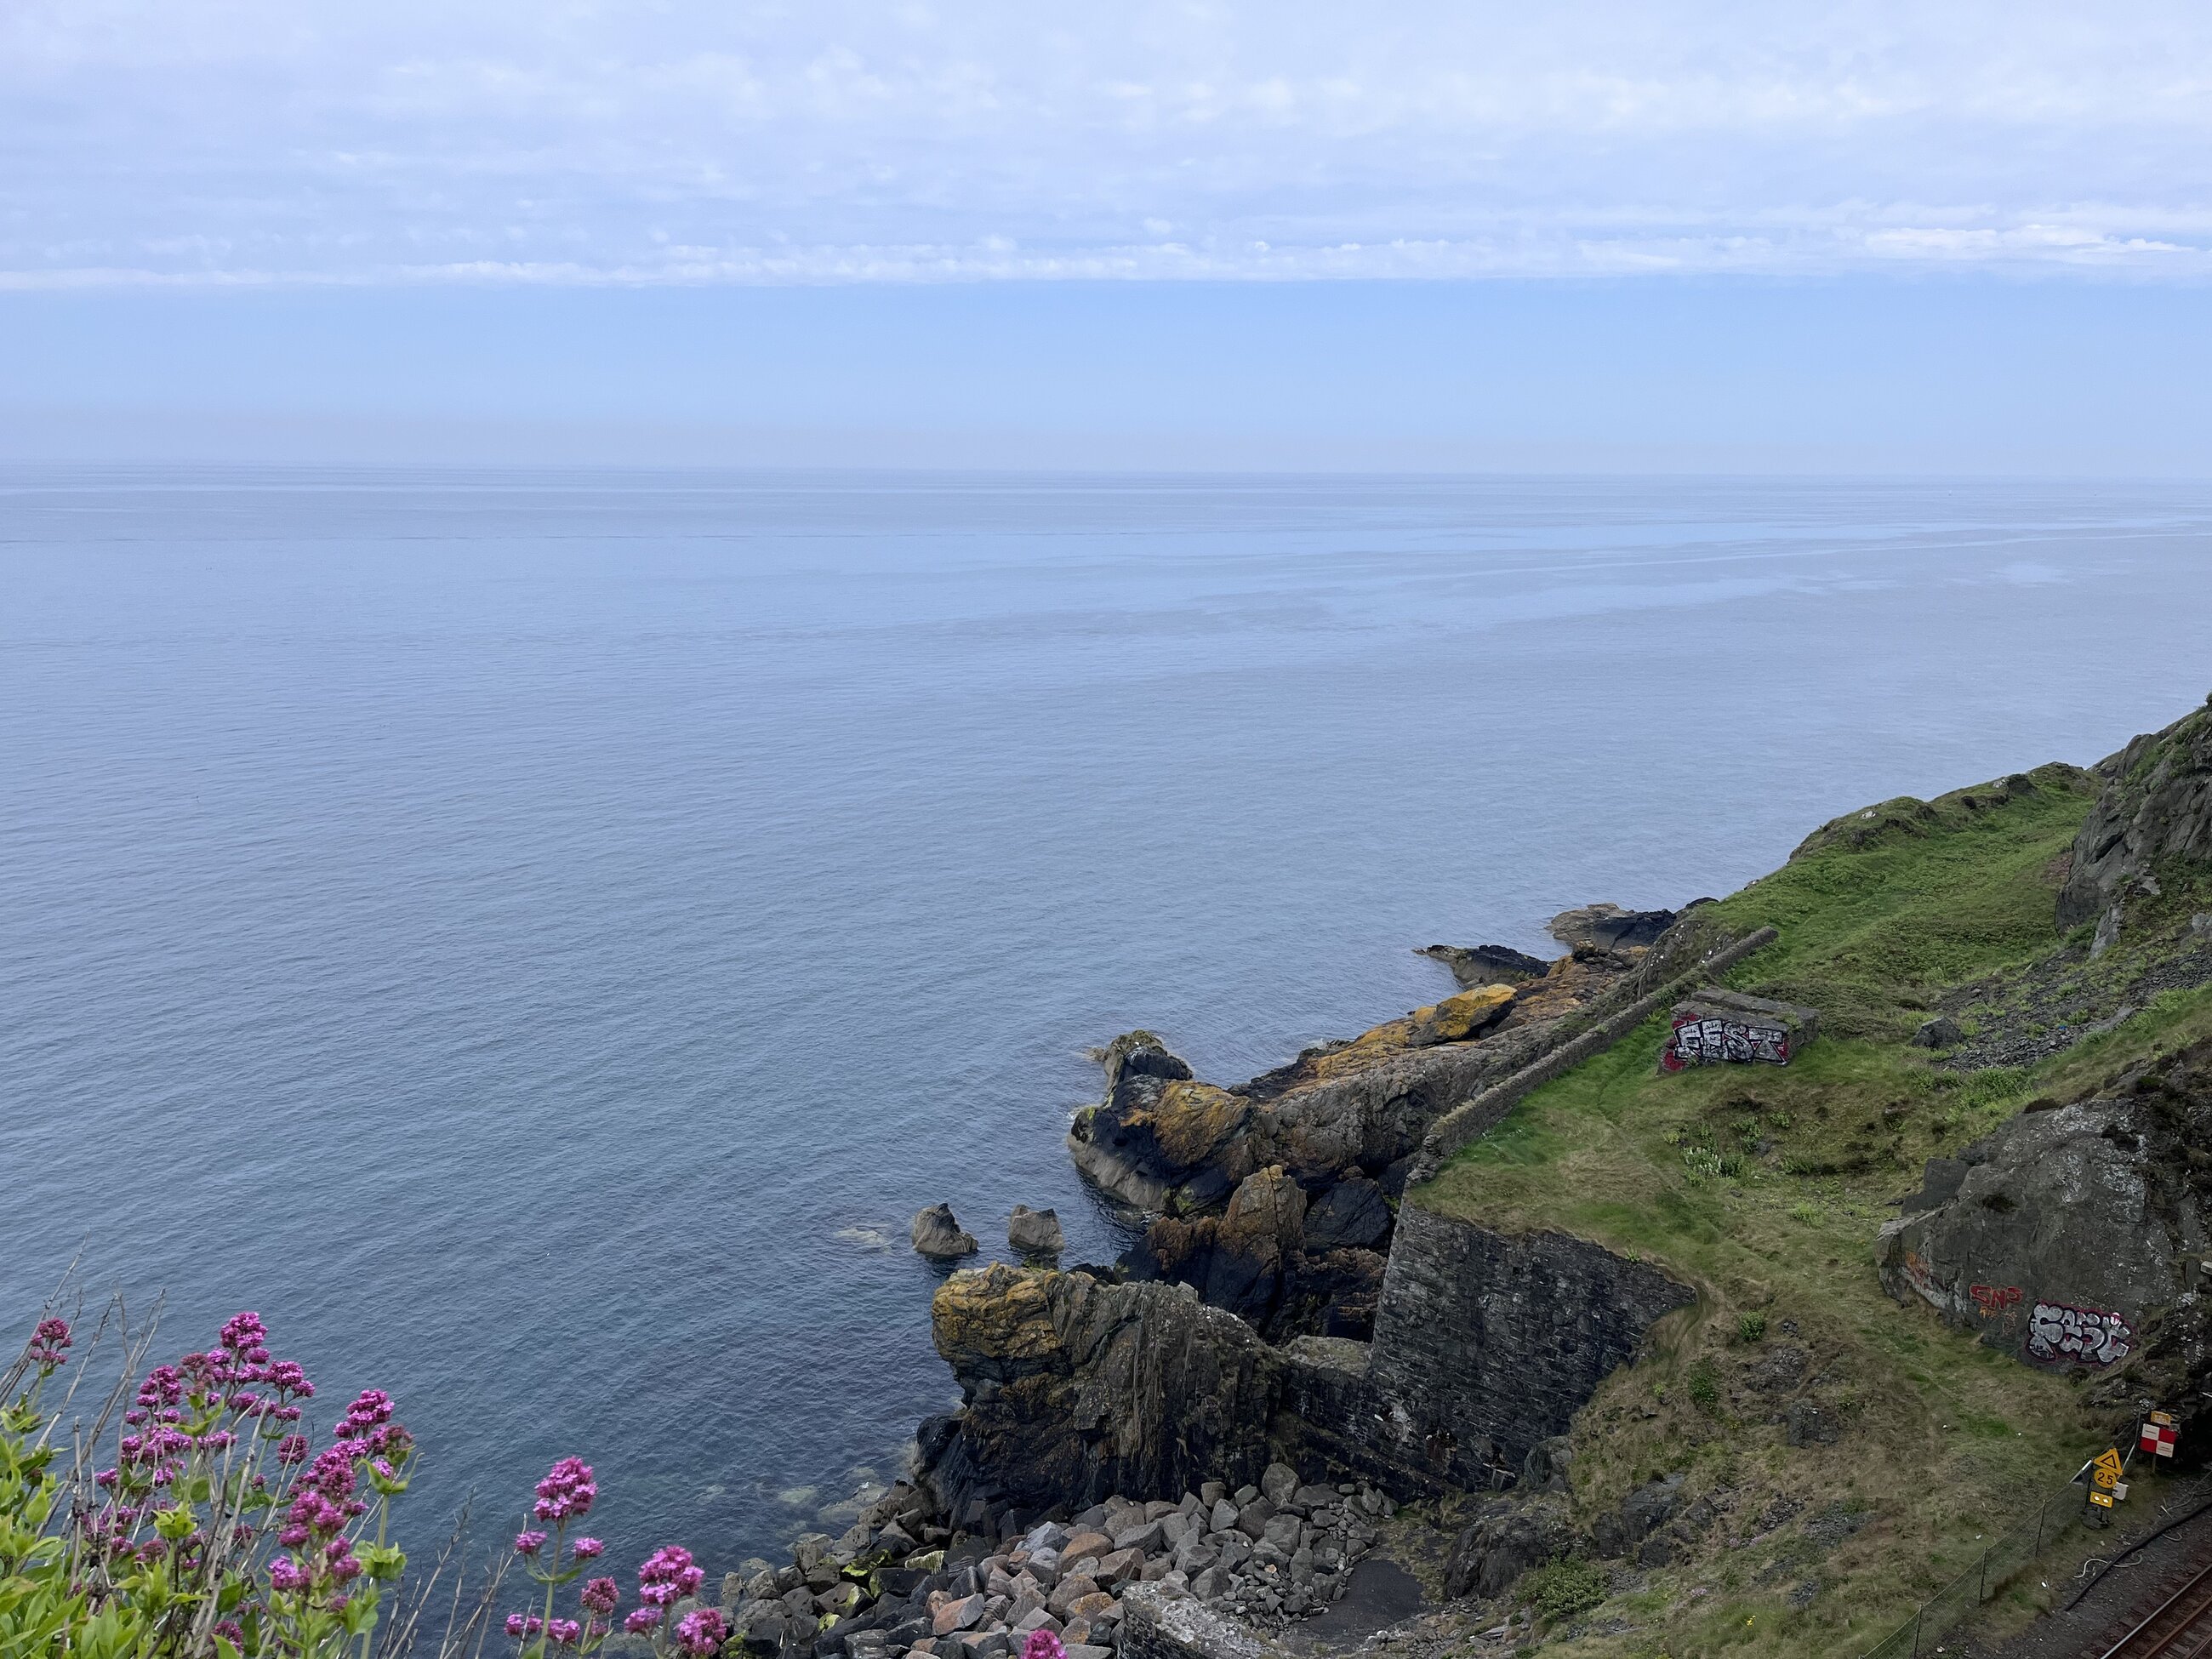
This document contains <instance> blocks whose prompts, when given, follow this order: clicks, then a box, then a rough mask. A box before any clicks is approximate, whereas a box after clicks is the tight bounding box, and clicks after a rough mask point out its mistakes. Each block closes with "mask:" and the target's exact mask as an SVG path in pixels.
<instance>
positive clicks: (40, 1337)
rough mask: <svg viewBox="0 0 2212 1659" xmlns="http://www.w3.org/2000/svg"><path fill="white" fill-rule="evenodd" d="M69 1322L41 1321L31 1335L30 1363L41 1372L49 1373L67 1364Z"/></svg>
mask: <svg viewBox="0 0 2212 1659" xmlns="http://www.w3.org/2000/svg"><path fill="white" fill-rule="evenodd" d="M69 1346H70V1328H69V1321H68V1320H66V1319H41V1320H40V1322H39V1328H38V1329H36V1330H35V1331H33V1332H32V1333H31V1363H32V1364H33V1365H36V1366H37V1367H38V1368H39V1369H40V1370H42V1371H51V1370H56V1369H57V1368H58V1367H60V1366H62V1365H65V1364H68V1363H69V1359H68V1356H67V1352H66V1351H67V1349H68V1347H69Z"/></svg>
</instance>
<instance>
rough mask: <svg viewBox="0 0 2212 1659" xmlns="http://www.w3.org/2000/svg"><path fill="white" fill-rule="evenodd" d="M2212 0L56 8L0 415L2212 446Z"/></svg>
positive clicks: (1885, 462) (1434, 446) (1879, 465)
mask: <svg viewBox="0 0 2212 1659" xmlns="http://www.w3.org/2000/svg"><path fill="white" fill-rule="evenodd" d="M2207 156H2212V8H2208V7H2205V6H2203V5H2202V4H2201V3H2199V4H2188V3H2128V0H2118V3H2106V4H2100V5H2098V6H2094V7H2089V6H2083V5H2080V4H2078V3H2069V4H2063V5H2061V4H2052V3H2045V0H2015V3H2008V4H1990V3H1981V0H1960V3H1946V4H1944V5H1941V6H1929V5H1927V4H1925V3H1924V0H1923V3H1917V4H1905V3H1887V0H1868V3H1857V4H1850V3H1844V4H1820V5H1813V4H1790V3H1776V0H1766V3H1757V4H1748V3H1747V4H1737V3H1728V0H1707V3H1695V4H1693V3H1682V0H1564V3H1553V4H1548V5H1546V6H1541V7H1532V6H1528V5H1526V4H1525V3H1516V4H1494V3H1429V0H1405V3H1398V4H1386V5H1382V6H1376V5H1374V4H1371V3H1370V4H1367V5H1362V6H1353V5H1350V4H1316V3H1304V0H1264V3H1263V0H1212V3H1158V0H1131V3H1126V4H1123V5H1119V6H1115V7H1098V6H1084V7H1078V6H1073V5H1067V4H1058V3H1051V0H1030V3H1024V4H1019V5H1017V4H1013V3H1000V0H969V3H960V4H943V3H939V4H926V3H895V4H883V3H866V0H810V3H806V4H805V5H798V4H788V5H787V4H766V3H763V4H743V3H735V4H733V3H729V0H629V3H623V4H598V3H568V4H563V3H558V0H530V3H525V0H435V3H432V0H380V3H379V4H377V5H375V6H363V5H360V4H358V3H352V4H345V5H340V4H337V3H333V0H283V3H277V0H160V3H155V0H12V3H11V4H9V6H6V7H4V8H0V459H9V458H12V459H25V460H40V459H55V458H69V457H82V458H85V459H102V458H118V457H132V456H147V457H158V456H162V455H169V456H176V457H188V458H194V459H408V458H410V457H413V456H422V457H435V456H448V457H456V458H458V457H461V456H481V457H483V458H486V459H531V458H532V457H538V458H543V459H559V460H564V461H566V460H584V459H595V458H596V459H606V460H610V461H623V462H628V461H634V460H638V459H653V458H656V457H665V458H666V459H677V460H683V461H685V462H687V463H689V462H695V461H726V462H731V463H733V464H744V463H748V462H755V463H763V464H777V465H784V464H810V463H820V464H825V465H840V464H852V463H855V462H860V463H867V462H877V463H882V464H887V465H989V464H994V462H997V463H1003V464H1006V465H1055V466H1057V465H1180V464H1188V465H1255V466H1268V465H1280V466H1290V467H1301V468H1303V467H1310V466H1328V465H1344V466H1348V467H1367V466H1383V467H1389V466H1405V467H1415V468H1429V467H1440V468H1452V467H1461V466H1468V467H1507V468H1521V467H1534V468H1549V467H1565V468H1576V467H1591V468H1596V469H1607V468H1614V467H1620V468H1629V469H1638V468H1651V469H1656V470H1668V469H1679V468H1689V469H1693V470H1701V469H1714V468H1718V469H1722V470H1727V469H1729V468H1732V467H1746V468H1755V469H1764V470H1773V469H1781V470H1792V469H1797V468H1808V469H1812V470H1823V469H1837V468H1843V469H1852V468H1872V469H1875V470H1905V471H1926V470H1931V469H1932V470H1945V469H1959V470H1984V471H2009V470H2021V471H2050V470H2054V469H2055V470H2061V471H2063V470H2069V469H2070V470H2079V471H2090V472H2103V471H2116V470H2117V471H2145V472H2154V473H2171V472H2183V473H2201V472H2203V471H2208V470H2212V391H2208V390H2207V388H2208V386H2212V375H2208V374H2206V373H2205V371H2206V369H2207V368H2212V362H2208V359H2212V337H2208V331H2207V328H2206V325H2205V324H2206V309H2205V301H2206V299H2207V296H2208V289H2212V170H2208V168H2207V167H2206V165H2205V158H2206V157H2207Z"/></svg>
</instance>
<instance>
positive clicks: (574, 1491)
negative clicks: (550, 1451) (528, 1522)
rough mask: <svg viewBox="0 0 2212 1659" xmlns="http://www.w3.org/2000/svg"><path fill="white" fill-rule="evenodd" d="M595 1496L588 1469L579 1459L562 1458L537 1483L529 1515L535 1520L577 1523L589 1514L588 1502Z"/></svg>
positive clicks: (590, 1472)
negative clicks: (536, 1495) (536, 1497)
mask: <svg viewBox="0 0 2212 1659" xmlns="http://www.w3.org/2000/svg"><path fill="white" fill-rule="evenodd" d="M598 1496H599V1487H598V1486H596V1485H594V1484H593V1482H592V1466H591V1465H590V1464H588V1463H586V1462H584V1460H583V1459H582V1458H580V1457H564V1458H562V1460H561V1461H560V1462H557V1463H556V1464H554V1466H553V1467H552V1468H550V1470H548V1471H547V1472H546V1475H545V1478H544V1480H541V1481H539V1482H538V1501H537V1503H535V1504H532V1505H531V1510H530V1512H531V1514H532V1516H534V1517H535V1518H536V1519H538V1520H540V1521H550V1522H556V1523H558V1522H563V1521H575V1520H580V1519H582V1518H583V1517H584V1516H587V1515H589V1514H590V1513H591V1512H592V1499H593V1498H597V1497H598Z"/></svg>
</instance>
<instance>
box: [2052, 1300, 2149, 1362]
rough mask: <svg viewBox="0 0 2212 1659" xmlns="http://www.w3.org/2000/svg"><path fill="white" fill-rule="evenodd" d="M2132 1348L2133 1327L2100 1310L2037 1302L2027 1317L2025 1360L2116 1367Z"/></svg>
mask: <svg viewBox="0 0 2212 1659" xmlns="http://www.w3.org/2000/svg"><path fill="white" fill-rule="evenodd" d="M2135 1346H2136V1333H2135V1327H2133V1326H2132V1325H2130V1324H2129V1323H2128V1322H2127V1321H2126V1320H2124V1319H2123V1318H2121V1317H2120V1316H2119V1315H2118V1314H2116V1313H2108V1312H2106V1310H2104V1309H2102V1308H2069V1307H2068V1306H2067V1305H2066V1304H2064V1303H2063V1302H2039V1303H2037V1304H2035V1307H2034V1309H2033V1311H2031V1312H2030V1313H2029V1315H2028V1316H2027V1352H2028V1357H2029V1358H2032V1359H2040V1360H2042V1361H2044V1362H2045V1364H2055V1365H2056V1364H2084V1365H2117V1364H2119V1363H2120V1361H2122V1360H2123V1359H2125V1358H2127V1357H2128V1356H2129V1355H2130V1354H2131V1353H2133V1352H2135Z"/></svg>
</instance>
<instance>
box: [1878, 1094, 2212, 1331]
mask: <svg viewBox="0 0 2212 1659" xmlns="http://www.w3.org/2000/svg"><path fill="white" fill-rule="evenodd" d="M2174 1143H2175V1136H2174V1133H2173V1130H2172V1127H2171V1126H2170V1125H2166V1124H2162V1123H2160V1121H2157V1119H2156V1117H2155V1115H2154V1114H2150V1113H2148V1112H2146V1111H2145V1110H2144V1109H2142V1107H2141V1106H2140V1105H2138V1104H2137V1103H2136V1102H2135V1101H2132V1100H2129V1099H2113V1100H2101V1101H2085V1102H2081V1103H2076V1104H2074V1105H2071V1106H2065V1107H2061V1108H2058V1109H2053V1110H2045V1111H2031V1112H2024V1113H2022V1114H2021V1115H2019V1116H2017V1117H2015V1118H2014V1119H2012V1120H2011V1121H2008V1122H2007V1123H2006V1124H2004V1125H2003V1126H2002V1127H2001V1128H1999V1129H1998V1130H1997V1131H1996V1133H1994V1134H1992V1135H1990V1136H1989V1137H1988V1138H1987V1139H1984V1140H1983V1141H1980V1142H1978V1144H1976V1145H1975V1146H1972V1147H1970V1148H1968V1149H1967V1150H1966V1153H1965V1154H1964V1155H1963V1156H1962V1157H1960V1158H1932V1159H1930V1160H1929V1164H1928V1167H1927V1171H1926V1174H1925V1176H1924V1177H1923V1183H1922V1187H1921V1189H1920V1191H1919V1192H1918V1193H1917V1194H1913V1195H1912V1196H1911V1197H1910V1198H1908V1199H1906V1200H1905V1213H1904V1214H1902V1215H1900V1216H1899V1217H1898V1218H1896V1219H1895V1220H1893V1221H1891V1222H1888V1223H1886V1224H1885V1225H1883V1227H1882V1229H1881V1233H1880V1235H1879V1237H1878V1239H1877V1243H1876V1246H1875V1252H1876V1262H1877V1265H1878V1267H1879V1269H1880V1272H1881V1281H1882V1284H1883V1285H1884V1287H1885V1288H1886V1289H1887V1290H1888V1291H1889V1292H1890V1294H1891V1295H1893V1296H1894V1297H1897V1298H1898V1299H1899V1301H1906V1300H1912V1299H1917V1300H1920V1301H1923V1302H1926V1303H1927V1304H1929V1305H1930V1306H1932V1307H1934V1308H1935V1309H1936V1310H1937V1311H1938V1312H1939V1313H1940V1314H1941V1315H1942V1317H1943V1319H1944V1321H1945V1322H1947V1323H1948V1324H1950V1325H1953V1326H1954V1327H1956V1328H1959V1329H1960V1330H1965V1331H1971V1332H1973V1333H1975V1334H1978V1335H1979V1336H1980V1337H1981V1339H1982V1340H1984V1342H1986V1343H1989V1344H1990V1345H1991V1346H1996V1347H2003V1348H2008V1349H2010V1350H2012V1351H2013V1352H2016V1353H2018V1354H2019V1355H2020V1356H2021V1358H2024V1359H2027V1360H2028V1361H2030V1362H2032V1363H2034V1364H2044V1365H2053V1366H2069V1367H2070V1366H2073V1365H2077V1364H2078V1365H2085V1366H2087V1367H2089V1368H2090V1369H2092V1370H2100V1369H2104V1368H2106V1367H2110V1366H2113V1365H2117V1364H2120V1363H2121V1362H2122V1361H2124V1360H2125V1359H2126V1358H2128V1357H2129V1356H2130V1354H2131V1353H2133V1352H2134V1351H2135V1349H2136V1346H2137V1344H2138V1342H2139V1340H2140V1337H2139V1332H2140V1331H2141V1329H2142V1326H2143V1324H2144V1322H2145V1320H2146V1318H2147V1316H2148V1315H2150V1314H2151V1313H2152V1312H2154V1310H2158V1309H2160V1308H2163V1307H2165V1306H2166V1305H2167V1304H2171V1303H2172V1301H2173V1300H2174V1299H2175V1298H2177V1297H2179V1296H2180V1295H2181V1293H2182V1291H2183V1290H2184V1288H2185V1262H2191V1261H2196V1260H2197V1259H2199V1258H2201V1257H2202V1256H2203V1254H2204V1249H2205V1243H2206V1231H2205V1226H2204V1221H2203V1211H2202V1207H2201V1202H2200V1200H2199V1198H2198V1196H2197V1194H2196V1193H2195V1192H2194V1191H2193V1189H2191V1188H2189V1187H2188V1186H2187V1185H2186V1184H2185V1183H2182V1182H2175V1181H2173V1180H2172V1179H2169V1178H2167V1177H2166V1175H2165V1174H2164V1173H2162V1172H2163V1171H2165V1170H2167V1169H2169V1168H2171V1166H2172V1164H2175V1163H2179V1164H2181V1167H2182V1168H2187V1167H2188V1166H2187V1164H2186V1163H2185V1161H2183V1160H2182V1159H2181V1158H2180V1157H2179V1154H2178V1153H2176V1152H2174V1151H2173V1146H2174ZM2161 1153H2162V1154H2164V1156H2160V1154H2161Z"/></svg>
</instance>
